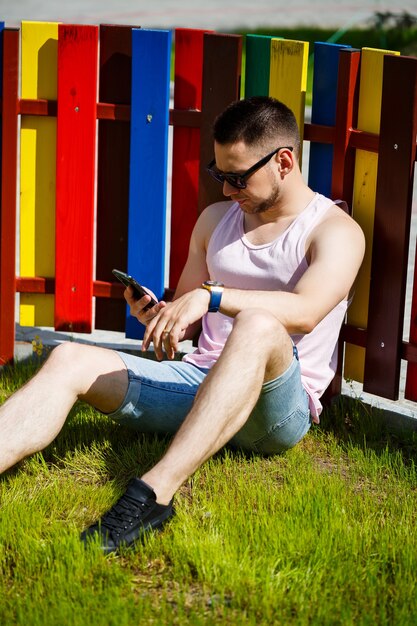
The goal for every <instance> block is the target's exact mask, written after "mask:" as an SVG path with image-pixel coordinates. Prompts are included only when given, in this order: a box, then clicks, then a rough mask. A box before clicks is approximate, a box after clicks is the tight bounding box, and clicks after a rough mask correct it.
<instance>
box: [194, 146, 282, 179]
mask: <svg viewBox="0 0 417 626" xmlns="http://www.w3.org/2000/svg"><path fill="white" fill-rule="evenodd" d="M280 150H291V152H292V151H293V150H294V148H293V147H292V146H281V147H280V148H277V149H276V150H274V151H273V152H270V153H269V154H267V155H266V156H265V157H263V158H262V159H261V160H260V161H258V162H257V163H255V165H252V167H250V168H249V169H248V170H246V172H243V174H236V173H235V172H221V171H220V170H218V169H217V168H216V159H213V160H212V161H210V163H209V164H208V165H207V167H206V170H207V172H208V173H209V174H210V176H212V177H213V178H214V180H217V182H218V183H221V184H222V185H223V183H224V182H225V181H226V182H227V183H229V185H231V186H232V187H235V188H236V189H245V188H246V179H247V178H249V176H251V175H252V174H253V173H254V172H256V171H257V170H260V169H261V167H263V166H264V165H266V164H267V163H268V161H270V160H271V159H272V157H273V156H274V154H276V153H277V152H279V151H280Z"/></svg>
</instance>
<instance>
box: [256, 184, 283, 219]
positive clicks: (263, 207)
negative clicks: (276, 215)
mask: <svg viewBox="0 0 417 626" xmlns="http://www.w3.org/2000/svg"><path fill="white" fill-rule="evenodd" d="M280 195H281V191H280V188H279V183H275V185H274V187H273V189H272V191H271V193H270V195H269V197H268V198H267V199H266V200H263V202H261V203H260V204H258V205H257V206H256V207H255V208H254V210H253V213H265V211H268V209H270V208H271V207H273V206H274V205H275V204H276V203H277V202H278V200H279V197H280Z"/></svg>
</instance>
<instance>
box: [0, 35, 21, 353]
mask: <svg viewBox="0 0 417 626" xmlns="http://www.w3.org/2000/svg"><path fill="white" fill-rule="evenodd" d="M18 66H19V31H18V30H12V29H6V30H4V31H3V98H2V146H1V150H2V159H1V164H2V167H1V210H0V365H3V364H5V363H8V362H10V361H12V359H13V354H14V332H15V328H14V321H15V320H14V312H15V259H16V243H15V242H16V167H17V97H18Z"/></svg>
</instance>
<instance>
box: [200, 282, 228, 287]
mask: <svg viewBox="0 0 417 626" xmlns="http://www.w3.org/2000/svg"><path fill="white" fill-rule="evenodd" d="M204 284H205V285H207V286H208V287H224V283H221V282H219V281H218V280H206V281H204Z"/></svg>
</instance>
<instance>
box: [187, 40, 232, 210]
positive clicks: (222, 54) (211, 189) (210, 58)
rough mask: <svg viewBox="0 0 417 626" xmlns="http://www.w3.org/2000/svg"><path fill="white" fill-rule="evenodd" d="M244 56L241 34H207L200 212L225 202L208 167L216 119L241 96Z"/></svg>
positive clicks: (220, 187)
mask: <svg viewBox="0 0 417 626" xmlns="http://www.w3.org/2000/svg"><path fill="white" fill-rule="evenodd" d="M241 55H242V37H241V36H240V35H219V34H211V33H210V34H206V35H204V65H203V96H202V117H201V143H200V188H199V198H198V208H199V212H201V211H202V210H203V209H204V208H205V207H206V206H207V205H209V204H211V203H212V202H216V201H218V200H224V196H223V193H222V186H221V185H219V183H217V182H216V181H215V180H213V179H212V178H211V177H210V176H208V174H207V173H206V165H207V163H209V162H210V161H211V159H212V158H213V139H212V125H213V122H214V120H215V118H216V117H217V115H218V114H219V113H221V111H223V109H224V108H225V107H226V106H227V105H228V104H230V103H231V102H233V101H234V100H238V99H239V97H240V69H241Z"/></svg>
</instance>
